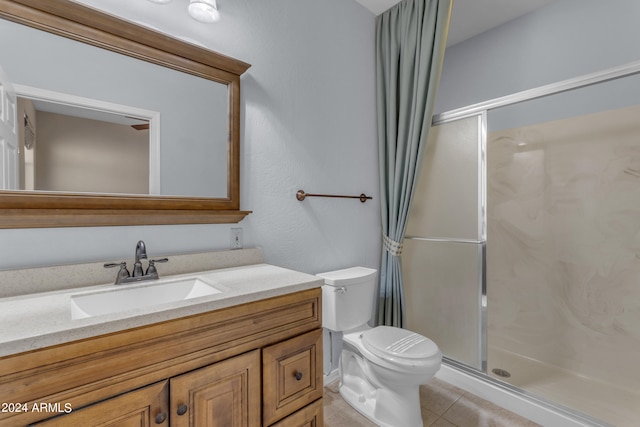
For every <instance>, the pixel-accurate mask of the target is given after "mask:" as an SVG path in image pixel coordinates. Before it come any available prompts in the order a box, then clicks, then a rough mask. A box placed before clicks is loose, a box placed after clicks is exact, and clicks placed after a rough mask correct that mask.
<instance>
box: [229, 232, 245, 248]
mask: <svg viewBox="0 0 640 427" xmlns="http://www.w3.org/2000/svg"><path fill="white" fill-rule="evenodd" d="M230 248H231V249H242V227H234V228H232V229H231V242H230Z"/></svg>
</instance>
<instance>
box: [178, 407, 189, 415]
mask: <svg viewBox="0 0 640 427" xmlns="http://www.w3.org/2000/svg"><path fill="white" fill-rule="evenodd" d="M188 409H189V407H188V406H187V405H178V411H177V413H178V415H184V414H186V413H187V410H188Z"/></svg>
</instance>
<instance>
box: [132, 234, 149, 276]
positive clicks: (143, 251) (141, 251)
mask: <svg viewBox="0 0 640 427" xmlns="http://www.w3.org/2000/svg"><path fill="white" fill-rule="evenodd" d="M141 259H147V248H146V246H145V245H144V242H143V241H142V240H140V241H138V244H137V245H136V256H135V262H134V264H133V274H131V276H132V277H140V276H144V273H143V272H142V263H141V262H140V260H141Z"/></svg>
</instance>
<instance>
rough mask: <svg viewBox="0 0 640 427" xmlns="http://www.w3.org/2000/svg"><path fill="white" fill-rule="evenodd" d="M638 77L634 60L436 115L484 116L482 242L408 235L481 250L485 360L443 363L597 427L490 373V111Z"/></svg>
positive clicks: (442, 118) (439, 120)
mask: <svg viewBox="0 0 640 427" xmlns="http://www.w3.org/2000/svg"><path fill="white" fill-rule="evenodd" d="M636 74H640V61H634V62H631V63H627V64H624V65H620V66H617V67H613V68H608V69H605V70H601V71H598V72H595V73H590V74H585V75H582V76H579V77H575V78H572V79H567V80H563V81H560V82H556V83H552V84H548V85H544V86H539V87H537V88H533V89H528V90H524V91H520V92H516V93H513V94H510V95H506V96H502V97H498V98H494V99H490V100H488V101H483V102H479V103H476V104H471V105H468V106H466V107H462V108H457V109H454V110H450V111H447V112H444V113H440V114H436V115H434V116H433V119H432V126H438V125H442V124H446V123H451V122H454V121H457V120H460V119H466V118H469V117H473V116H480V118H481V119H480V123H481V125H480V126H479V142H478V143H479V150H478V153H479V159H478V161H479V168H478V170H479V179H478V187H479V188H478V196H479V197H478V205H479V206H478V221H479V223H478V225H479V229H478V230H479V233H478V234H479V239H478V240H477V241H474V240H463V239H429V238H422V237H414V236H407V237H406V238H407V239H416V240H429V241H441V242H454V243H468V244H477V245H478V247H479V251H478V252H479V257H480V262H479V264H480V270H481V271H480V272H479V273H480V274H479V280H478V282H479V283H478V294H479V304H480V319H479V328H480V330H479V340H480V345H479V348H478V352H479V356H480V357H479V358H480V360H481V368H480V369H478V368H475V367H473V366H470V365H468V364H465V363H462V362H459V361H457V360H455V359H452V358H449V357H447V356H444V357H443V362H444V363H445V364H447V365H449V366H451V367H452V368H455V369H457V370H460V371H462V372H464V373H466V374H468V375H470V376H472V377H475V378H478V379H480V380H483V381H485V382H488V383H490V384H492V385H494V386H496V387H498V388H501V389H504V390H508V391H509V392H511V393H514V394H516V395H518V396H520V397H522V398H524V399H526V400H529V401H531V402H535V403H536V404H538V405H542V406H544V407H547V408H550V409H552V410H554V411H557V412H559V413H564V414H566V415H568V416H570V417H571V418H573V419H576V420H581V421H585V422H587V423H590V424H591V425H594V426H603V427H608V426H609V425H608V424H606V423H603V422H602V421H600V420H597V419H595V418H593V417H591V416H589V415H586V414H584V413H581V412H579V411H577V410H574V409H572V408H569V407H565V406H562V405H560V404H558V403H555V402H553V401H551V400H548V399H545V398H542V397H539V396H537V395H534V394H532V393H530V392H528V391H527V390H524V389H522V388H520V387H516V386H513V385H511V384H508V383H506V382H504V381H500V380H498V379H496V378H493V377H491V376H490V375H489V374H488V372H487V351H488V349H487V339H488V336H487V327H488V324H487V316H488V307H487V276H486V239H487V235H486V227H487V225H486V219H487V212H486V209H487V206H486V192H487V189H486V162H487V126H488V121H487V120H488V119H487V116H488V112H489V111H490V110H493V109H496V108H500V107H506V106H509V105H515V104H519V103H522V102H526V101H531V100H534V99H538V98H543V97H546V96H551V95H556V94H559V93H562V92H568V91H572V90H575V89H580V88H584V87H588V86H592V85H597V84H600V83H605V82H609V81H613V80H617V79H620V78H624V77H630V76H633V75H636Z"/></svg>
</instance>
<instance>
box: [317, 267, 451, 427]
mask: <svg viewBox="0 0 640 427" xmlns="http://www.w3.org/2000/svg"><path fill="white" fill-rule="evenodd" d="M376 273H377V272H376V270H373V269H368V268H363V267H354V268H349V269H344V270H338V271H333V272H328V273H321V274H318V276H320V277H322V278H323V279H324V281H325V285H324V286H323V287H322V304H323V308H322V315H323V326H324V327H325V328H327V329H329V330H332V331H341V332H343V349H342V353H341V355H340V364H339V374H340V384H339V391H340V395H341V396H342V397H343V398H344V400H345V401H346V402H347V403H349V404H350V405H351V406H352V407H353V408H354V409H356V410H357V411H358V412H360V413H361V414H363V415H364V416H365V417H367V418H368V419H370V420H371V421H373V422H374V423H376V424H377V425H379V426H384V427H419V426H422V425H423V424H422V416H421V412H420V394H419V386H420V384H424V383H426V382H427V381H429V380H430V379H431V378H432V377H433V376H434V375H435V374H436V372H437V371H438V370H439V369H440V365H441V363H442V354H441V352H440V350H439V348H438V346H437V345H436V344H435V343H434V342H433V341H431V340H430V339H428V338H427V337H424V336H422V335H420V334H417V333H415V332H411V331H408V330H406V329H402V328H396V327H391V326H377V327H374V328H372V327H370V326H368V324H367V322H368V320H369V318H370V317H371V310H372V308H373V302H374V295H375V288H376Z"/></svg>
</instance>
